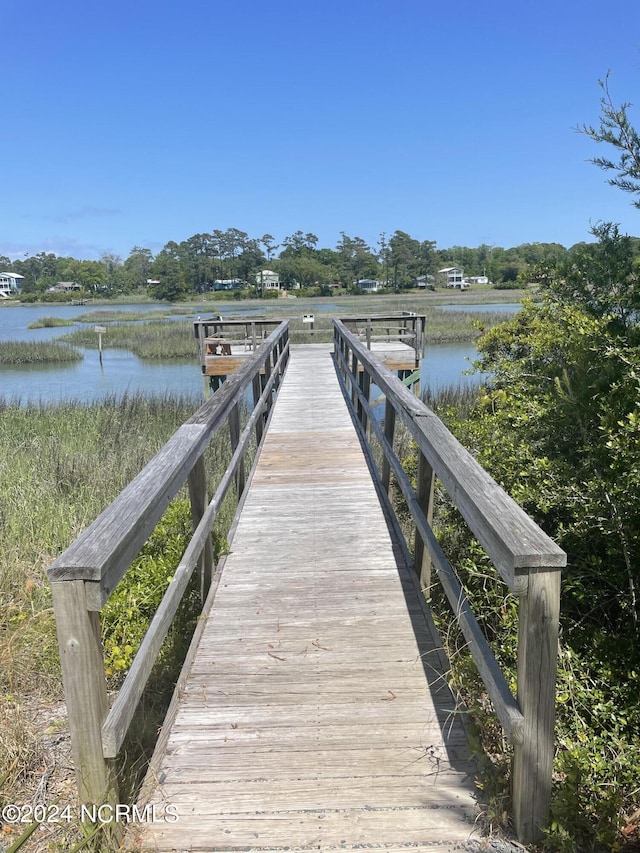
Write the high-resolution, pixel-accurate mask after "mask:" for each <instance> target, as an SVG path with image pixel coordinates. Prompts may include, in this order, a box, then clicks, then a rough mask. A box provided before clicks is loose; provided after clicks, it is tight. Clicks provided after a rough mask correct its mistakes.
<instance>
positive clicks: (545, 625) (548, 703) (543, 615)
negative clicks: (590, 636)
mask: <svg viewBox="0 0 640 853" xmlns="http://www.w3.org/2000/svg"><path fill="white" fill-rule="evenodd" d="M559 619H560V572H559V571H558V570H557V569H555V570H554V569H547V570H545V569H538V570H533V571H531V572H529V582H528V587H527V593H526V595H524V596H522V597H521V599H520V608H519V629H518V702H519V704H520V708H521V710H522V713H523V715H524V740H523V743H522V744H520V745H516V746H515V747H514V758H513V780H512V796H513V816H514V824H515V828H516V832H517V834H518V840H519V841H520V842H521V843H523V844H530V843H532V842H534V841H538V840H539V839H540V837H541V835H542V830H543V828H544V827H545V826H546V824H547V823H548V820H549V803H550V800H551V782H552V770H553V756H554V727H555V694H556V673H557V661H558V627H559Z"/></svg>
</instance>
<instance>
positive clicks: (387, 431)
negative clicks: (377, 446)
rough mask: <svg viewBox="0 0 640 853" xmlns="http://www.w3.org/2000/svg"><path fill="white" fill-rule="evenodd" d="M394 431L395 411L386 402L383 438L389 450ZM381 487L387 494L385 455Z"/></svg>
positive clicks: (389, 480)
mask: <svg viewBox="0 0 640 853" xmlns="http://www.w3.org/2000/svg"><path fill="white" fill-rule="evenodd" d="M395 430H396V410H395V409H394V407H393V406H392V405H391V402H390V401H389V400H387V401H386V403H385V406H384V437H385V438H386V439H387V441H388V442H389V445H390V447H391V448H393V440H394V434H395ZM382 485H383V486H384V490H385V492H386V493H387V494H389V490H390V488H391V465H390V464H389V460H388V459H387V455H386V453H385V454H384V456H383V457H382Z"/></svg>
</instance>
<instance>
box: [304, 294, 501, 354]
mask: <svg viewBox="0 0 640 853" xmlns="http://www.w3.org/2000/svg"><path fill="white" fill-rule="evenodd" d="M407 304H412V303H407V302H405V303H404V305H405V306H406V305H407ZM353 307H354V309H355V308H356V307H357V306H353ZM378 307H379V306H378ZM394 310H413V309H411V308H406V307H405V308H403V309H394ZM366 313H367V312H366V310H365V311H363V312H362V315H365V314H366ZM372 313H382V312H380V311H374V312H372ZM417 313H424V314H425V316H426V329H425V339H426V341H427V343H429V344H444V343H463V342H468V341H474V340H475V339H476V338H478V337H480V335H481V334H482V333H483V332H484V331H487V330H489V329H491V328H493V327H494V326H496V325H498V324H499V323H503V322H504V320H505V315H504V314H502V313H500V312H498V311H482V312H476V311H447V310H446V309H444V308H437V307H426V308H425V307H424V306H423V308H422V310H421V311H420V312H417ZM350 314H352V315H356V314H357V312H356V311H355V310H351V311H331V312H323V313H322V314H315V315H314V318H315V319H314V328H313V332H312V331H311V330H310V329H309V327H308V326H305V324H304V323H303V322H302V314H300V315H298V316H295V317H290V319H289V334H290V337H291V342H292V343H294V344H295V343H327V342H329V341H332V340H333V318H334V317H348V316H349V315H350Z"/></svg>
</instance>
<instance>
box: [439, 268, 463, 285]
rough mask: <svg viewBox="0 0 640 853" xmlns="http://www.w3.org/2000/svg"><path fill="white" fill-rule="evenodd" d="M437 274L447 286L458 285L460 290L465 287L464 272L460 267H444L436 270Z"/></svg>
mask: <svg viewBox="0 0 640 853" xmlns="http://www.w3.org/2000/svg"><path fill="white" fill-rule="evenodd" d="M438 276H439V277H440V280H441V281H443V282H444V284H445V285H446V286H447V287H459V288H460V290H463V289H464V287H465V283H464V272H463V270H462V269H461V268H460V267H444V268H443V269H441V270H438Z"/></svg>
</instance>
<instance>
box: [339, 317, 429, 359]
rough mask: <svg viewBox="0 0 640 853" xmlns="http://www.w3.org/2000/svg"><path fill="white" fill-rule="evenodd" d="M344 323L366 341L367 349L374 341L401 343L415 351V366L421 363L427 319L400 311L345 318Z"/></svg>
mask: <svg viewBox="0 0 640 853" xmlns="http://www.w3.org/2000/svg"><path fill="white" fill-rule="evenodd" d="M342 323H344V325H345V327H346V328H347V329H348V330H349V331H350V332H352V333H353V334H355V335H356V337H358V338H359V339H360V340H364V341H365V343H366V346H367V349H371V343H372V342H373V341H387V342H390V341H400V342H401V343H403V344H406V345H407V346H410V347H412V349H414V350H415V365H416V367H417V365H418V364H419V362H420V359H421V357H422V352H423V350H424V330H425V324H426V317H425V315H424V314H416V313H415V312H414V311H399V312H396V313H395V314H366V315H365V314H363V315H362V316H351V315H350V316H349V317H343V318H342Z"/></svg>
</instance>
